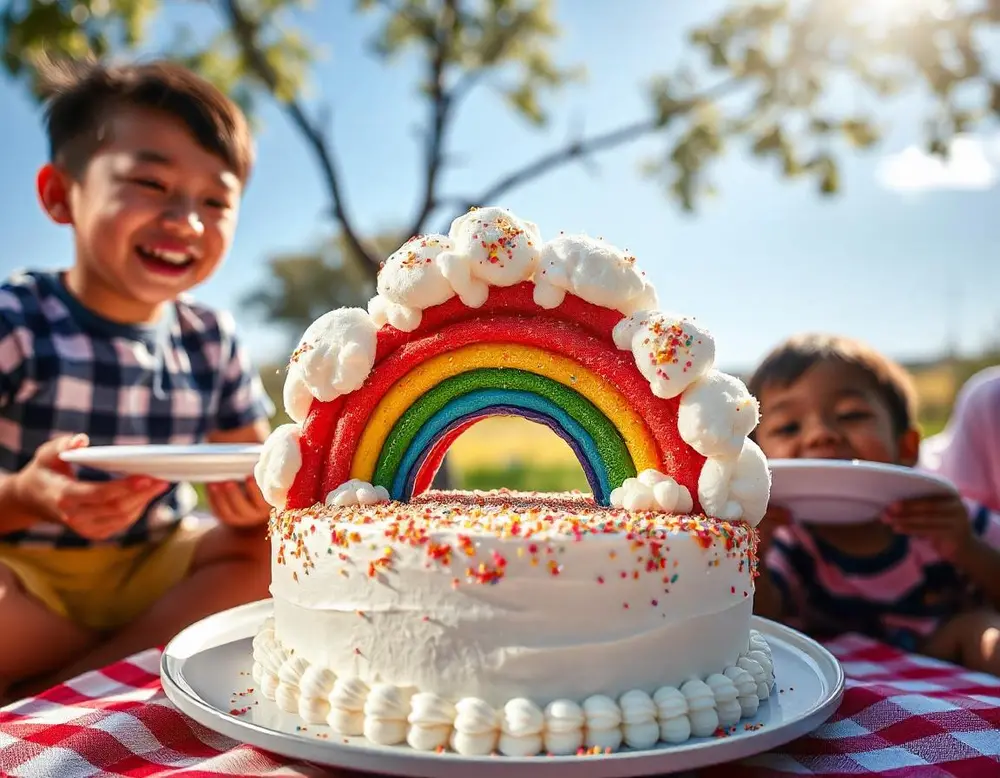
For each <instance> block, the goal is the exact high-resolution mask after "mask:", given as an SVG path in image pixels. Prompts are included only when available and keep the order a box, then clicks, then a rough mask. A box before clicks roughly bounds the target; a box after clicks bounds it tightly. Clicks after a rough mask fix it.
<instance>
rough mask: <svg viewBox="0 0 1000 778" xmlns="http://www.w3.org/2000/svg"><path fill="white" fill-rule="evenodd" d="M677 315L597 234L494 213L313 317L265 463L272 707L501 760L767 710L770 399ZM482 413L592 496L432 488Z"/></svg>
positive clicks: (263, 642)
mask: <svg viewBox="0 0 1000 778" xmlns="http://www.w3.org/2000/svg"><path fill="white" fill-rule="evenodd" d="M682 302H683V301H682V300H672V301H671V306H670V309H668V310H662V309H661V308H660V303H659V298H658V295H657V293H656V290H655V289H654V288H653V286H652V284H651V283H650V282H649V280H648V278H647V277H646V276H645V274H644V273H643V272H642V270H641V269H640V267H639V265H638V264H637V262H636V259H635V257H633V256H631V255H630V254H629V253H628V252H627V251H625V250H622V249H619V248H618V247H616V246H614V245H612V244H611V243H608V242H607V241H604V240H603V239H599V238H592V237H590V236H586V235H565V234H558V235H556V236H554V237H552V238H551V239H548V240H546V238H545V237H544V236H543V233H542V231H541V230H540V229H539V227H538V226H537V225H536V224H534V223H533V222H530V221H527V220H525V219H523V218H520V217H518V216H517V215H515V214H512V213H511V212H509V211H507V210H505V209H502V208H495V207H489V208H481V209H473V210H471V211H470V212H468V213H466V214H463V215H462V216H460V217H458V218H457V219H456V220H455V221H454V222H453V224H452V226H451V229H450V230H449V232H448V234H446V235H445V234H438V235H424V236H416V237H414V238H411V239H410V240H408V241H407V242H406V243H404V244H403V246H401V247H400V248H399V249H398V250H397V251H396V252H394V253H393V254H392V255H390V256H389V257H388V259H387V260H386V262H385V264H384V265H383V267H382V269H381V271H380V273H379V277H378V282H377V294H376V296H375V297H374V298H373V299H372V300H371V301H370V302H369V304H368V306H367V308H345V309H340V310H336V311H331V312H329V313H327V314H324V315H323V316H321V317H319V318H318V319H317V320H316V321H315V322H314V323H313V324H312V325H311V326H310V327H309V328H308V329H307V330H306V332H305V333H304V335H303V337H302V339H301V341H300V342H299V344H298V347H297V348H296V349H295V351H294V353H293V354H292V357H291V360H290V363H289V369H288V374H287V378H286V382H285V388H284V402H285V408H286V411H287V413H288V415H289V417H290V419H291V423H290V424H287V425H283V426H281V427H279V428H278V429H276V430H275V431H274V433H272V435H271V436H270V438H269V439H268V441H267V442H266V444H265V446H264V451H263V453H262V456H261V458H260V461H259V463H258V465H257V467H256V469H255V475H256V478H257V481H258V483H259V484H260V486H261V489H262V492H263V494H264V496H265V498H266V499H267V500H268V502H269V503H270V504H271V505H272V506H273V507H274V512H273V514H272V518H271V522H270V537H271V543H272V583H271V592H272V595H273V598H274V613H273V618H272V619H271V620H269V621H268V623H266V624H264V625H262V627H261V631H260V633H259V635H258V636H257V639H256V640H255V642H254V660H255V664H254V674H255V677H257V679H258V686H259V688H260V690H261V693H262V694H263V696H264V697H266V698H268V699H271V700H274V701H275V702H276V703H277V705H278V706H279V707H281V708H282V709H283V710H287V711H289V712H294V713H297V714H298V715H299V716H300V717H301V718H302V719H303V720H304V721H306V722H309V723H316V724H319V723H325V724H326V725H327V726H329V727H330V728H331V729H332V730H333V731H334V732H337V733H341V734H344V735H352V736H363V737H365V738H367V739H368V740H369V741H372V742H375V743H380V744H387V745H395V744H404V743H405V744H407V745H409V746H410V747H412V748H415V749H418V750H428V751H429V750H439V749H443V748H451V749H454V750H456V751H458V752H459V753H463V754H489V753H494V752H497V753H500V754H504V755H510V756H526V755H533V754H538V753H545V752H548V753H554V754H568V753H576V752H577V751H579V750H581V749H583V750H597V751H605V750H615V749H618V748H620V747H631V748H639V749H641V748H649V747H651V746H652V745H654V744H655V743H657V742H660V741H665V742H668V743H678V742H683V741H684V740H686V739H688V738H689V737H700V736H701V737H703V736H707V735H710V734H712V733H713V732H714V731H715V730H716V729H717V728H719V727H722V728H727V727H732V726H734V725H735V724H736V722H738V721H739V720H740V719H741V718H743V717H748V716H753V715H755V714H756V711H757V708H758V706H759V705H760V704H761V702H762V701H764V700H766V699H767V698H768V696H769V694H770V690H771V686H772V685H773V681H774V677H773V665H772V662H771V657H770V651H769V649H768V648H767V645H766V643H765V642H764V641H763V638H761V637H760V636H759V635H756V634H752V633H751V630H750V619H751V614H752V611H753V587H754V576H755V574H756V557H755V550H756V541H757V535H756V530H755V527H756V526H757V524H758V522H760V520H761V519H762V518H763V516H764V513H765V509H766V506H767V500H768V495H769V490H770V474H769V472H768V468H767V462H766V459H765V458H764V455H763V453H762V452H761V451H760V449H759V448H758V447H757V446H756V445H755V444H754V443H753V441H751V440H750V439H749V436H750V434H751V433H752V431H753V429H754V428H755V427H756V425H757V423H758V420H759V412H758V406H757V402H756V400H755V399H754V398H753V397H752V396H751V395H750V393H749V392H748V391H747V388H746V386H745V385H744V384H743V382H742V381H740V380H739V379H738V378H736V377H733V376H730V375H727V374H725V373H722V372H720V371H719V370H718V369H717V368H716V366H715V341H714V339H713V337H712V335H711V333H710V332H709V331H708V329H707V328H706V327H705V326H704V325H703V324H701V323H700V322H699V321H697V320H695V319H693V318H691V317H690V316H687V315H684V314H681V313H678V312H675V311H674V310H673V308H674V305H675V304H677V303H682ZM496 415H510V416H520V417H523V418H526V419H529V420H531V421H534V422H537V423H539V424H543V425H546V426H548V427H549V428H550V429H552V430H553V431H554V432H555V433H556V434H557V435H558V436H560V437H561V438H562V439H563V440H564V441H565V442H566V443H567V444H568V445H569V446H570V448H571V449H572V451H573V452H574V453H575V454H576V457H577V459H578V460H579V462H580V465H581V467H582V469H583V472H584V474H585V476H586V478H587V481H588V483H589V485H590V490H591V494H589V495H583V494H577V493H573V494H558V495H553V494H536V493H517V492H510V491H507V490H499V491H495V492H475V493H472V492H439V491H432V490H430V485H431V482H432V480H433V477H434V474H435V472H436V470H437V469H438V467H439V466H440V464H441V462H442V460H443V457H444V455H445V453H446V452H447V450H448V448H449V446H450V445H451V444H452V443H453V442H454V441H455V440H456V439H457V438H458V437H459V436H460V435H461V434H462V433H463V432H464V431H465V430H467V429H468V428H469V427H471V426H472V425H474V424H476V423H477V422H479V421H480V420H481V419H484V418H487V417H489V416H496Z"/></svg>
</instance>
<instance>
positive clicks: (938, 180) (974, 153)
mask: <svg viewBox="0 0 1000 778" xmlns="http://www.w3.org/2000/svg"><path fill="white" fill-rule="evenodd" d="M875 176H876V178H877V179H878V182H879V184H881V185H882V186H883V187H885V188H886V189H891V190H893V191H896V192H927V191H933V190H985V189H992V188H993V187H994V186H995V185H996V184H997V182H998V181H1000V138H981V137H976V136H974V135H959V136H956V137H955V139H954V140H953V141H952V143H951V153H950V154H949V155H948V158H947V159H942V158H941V157H936V156H932V155H930V154H928V153H927V152H926V151H924V150H923V149H921V148H919V147H917V146H909V147H908V148H906V149H904V150H903V151H901V152H899V153H898V154H891V155H889V156H887V157H883V158H882V160H881V161H880V162H879V164H878V168H877V169H876V171H875Z"/></svg>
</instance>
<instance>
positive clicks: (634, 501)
mask: <svg viewBox="0 0 1000 778" xmlns="http://www.w3.org/2000/svg"><path fill="white" fill-rule="evenodd" d="M611 505H612V506H614V507H615V508H624V509H625V510H628V511H663V512H664V513H673V514H677V515H684V514H688V513H690V512H691V510H692V509H693V508H694V502H693V501H692V499H691V494H690V493H689V492H688V490H687V489H686V488H684V487H683V486H681V485H680V484H679V483H677V482H676V481H675V480H674V479H673V478H671V477H670V476H668V475H664V474H663V473H661V472H659V471H658V470H643V471H642V472H641V473H639V475H638V476H637V477H636V478H626V479H625V482H624V483H623V484H622V485H621V486H619V487H618V488H617V489H614V490H612V492H611Z"/></svg>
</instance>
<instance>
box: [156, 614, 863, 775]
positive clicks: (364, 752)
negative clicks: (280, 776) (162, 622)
mask: <svg viewBox="0 0 1000 778" xmlns="http://www.w3.org/2000/svg"><path fill="white" fill-rule="evenodd" d="M271 610H272V605H271V601H270V600H263V601H261V602H255V603H251V604H249V605H244V606H242V607H239V608H234V609H232V610H229V611H225V612H223V613H219V614H217V615H215V616H210V617H208V618H207V619H204V620H203V621H200V622H198V623H197V624H194V625H192V626H190V627H188V628H187V629H185V630H184V631H183V632H181V633H180V634H179V635H178V636H177V637H175V638H174V639H173V640H171V641H170V643H169V644H168V645H167V647H166V649H165V650H164V652H163V657H162V659H161V660H160V678H161V680H162V682H163V689H164V691H165V692H166V694H167V697H169V698H170V700H171V701H172V702H173V703H174V704H175V705H176V706H177V707H178V708H180V709H181V710H182V711H183V712H184V713H186V714H187V715H189V716H190V717H191V718H193V719H194V720H195V721H197V722H198V723H200V724H203V725H204V726H206V727H208V728H209V729H212V730H214V731H216V732H218V733H220V734H222V735H226V736H227V737H230V738H233V739H234V740H237V741H240V742H243V743H249V744H251V745H254V746H257V747H259V748H262V749H264V750H267V751H271V752H272V753H276V754H283V755H284V756H288V757H291V758H294V759H300V760H305V761H308V762H315V763H318V764H322V765H330V766H336V767H343V768H349V769H354V770H362V771H365V772H371V773H376V774H385V775H404V776H431V775H433V776H435V778H467V777H468V776H470V775H475V776H477V777H478V776H482V777H483V778H499V777H500V776H505V777H508V778H517V777H518V776H531V778H539V777H540V776H543V777H544V776H553V777H554V776H560V778H616V777H617V776H643V775H663V774H665V773H671V772H679V771H682V770H692V769H695V768H698V767H704V766H707V765H711V764H721V763H724V762H729V761H732V760H734V759H742V758H744V757H747V756H751V755H753V754H758V753H762V752H764V751H769V750H770V749H772V748H776V747H777V746H780V745H783V744H785V743H787V742H789V741H790V740H794V739H795V738H797V737H801V736H802V735H805V734H807V733H809V732H811V731H812V730H814V729H815V728H816V727H818V726H819V725H820V724H822V723H823V722H824V721H826V720H827V719H828V718H829V717H830V716H831V715H833V712H834V711H835V710H836V709H837V706H838V705H839V704H840V699H841V697H842V696H843V691H844V672H843V670H842V669H841V666H840V663H839V662H838V661H837V660H836V659H835V658H834V657H833V656H832V655H831V654H830V653H829V652H828V651H827V650H826V649H824V648H823V647H822V646H820V645H819V644H818V643H815V642H814V641H812V640H810V639H809V638H807V637H805V636H804V635H802V634H800V633H798V632H796V631H795V630H792V629H789V628H788V627H784V626H782V625H780V624H776V623H774V622H771V621H766V620H763V619H758V618H756V617H754V624H753V626H754V628H755V629H757V630H759V631H760V632H761V633H762V634H763V635H764V636H765V637H766V638H767V642H768V644H769V645H770V646H771V651H772V654H773V656H774V667H775V676H776V685H775V689H774V692H773V693H772V694H771V698H770V699H769V700H767V701H766V702H764V703H762V704H761V706H760V709H759V710H758V713H757V716H755V717H754V718H752V719H743V720H741V722H740V724H739V727H738V730H737V732H736V733H735V734H733V735H730V736H729V737H721V738H692V739H691V740H689V741H687V742H686V743H682V744H680V745H676V746H671V745H666V744H661V745H660V746H658V747H656V748H653V749H650V750H648V751H630V750H623V751H621V752H618V753H615V754H610V755H607V756H587V757H578V756H566V757H562V756H553V757H528V758H516V757H506V756H505V757H464V756H461V755H459V754H454V753H444V754H435V753H422V752H419V751H414V750H413V749H411V748H409V747H408V746H376V745H372V744H371V743H369V742H368V741H367V740H365V739H364V738H360V737H358V738H345V737H342V736H340V735H335V734H332V733H330V731H329V729H328V728H327V727H326V726H317V725H313V724H310V725H308V726H306V727H302V722H301V720H300V719H298V717H296V716H293V715H291V714H288V713H285V712H284V711H282V710H280V709H279V708H278V707H277V706H276V705H275V704H274V703H273V702H271V701H270V700H267V699H265V698H264V697H262V696H261V697H257V695H256V694H244V696H242V697H241V696H238V693H239V692H240V691H241V690H242V691H243V692H244V693H245V692H246V690H247V689H249V688H252V687H253V686H254V682H253V678H252V677H251V676H250V669H251V666H252V664H253V661H252V658H251V652H252V647H251V643H252V640H253V636H254V635H255V634H256V633H257V629H258V627H259V626H260V624H261V622H262V621H263V620H264V619H265V618H267V617H268V616H269V615H270V614H271ZM622 661H624V662H627V661H628V657H622ZM234 700H235V702H234ZM244 707H249V711H248V712H246V713H245V714H242V715H232V714H231V713H230V711H231V710H233V709H240V708H244ZM744 724H751V725H752V724H760V725H762V726H761V727H760V728H759V729H753V730H751V729H744V726H743V725H744ZM326 738H328V739H326Z"/></svg>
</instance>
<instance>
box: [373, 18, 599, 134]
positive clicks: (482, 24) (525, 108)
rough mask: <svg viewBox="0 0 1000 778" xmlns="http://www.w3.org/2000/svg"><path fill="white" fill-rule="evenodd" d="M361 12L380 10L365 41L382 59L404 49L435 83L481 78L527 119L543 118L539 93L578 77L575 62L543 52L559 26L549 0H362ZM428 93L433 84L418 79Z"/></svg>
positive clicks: (534, 121)
mask: <svg viewBox="0 0 1000 778" xmlns="http://www.w3.org/2000/svg"><path fill="white" fill-rule="evenodd" d="M356 7H358V8H359V10H361V11H365V12H371V13H375V12H378V13H379V14H380V15H381V26H380V28H379V30H378V32H377V33H376V35H375V38H374V39H373V41H372V45H373V49H374V51H375V52H376V53H377V54H378V55H379V56H381V57H384V58H385V59H387V60H392V59H395V58H398V57H399V56H401V55H402V54H404V53H407V52H410V51H416V52H419V54H420V56H421V58H422V59H424V60H425V61H427V62H430V63H434V64H435V68H434V70H435V72H436V73H438V77H439V78H440V81H441V83H442V85H443V86H444V87H445V89H447V88H448V87H449V86H450V87H454V86H455V85H462V86H463V88H465V87H468V86H470V85H471V84H473V83H476V82H478V81H480V80H482V79H484V78H486V77H489V78H490V79H491V81H492V82H493V86H494V87H495V88H496V89H497V90H498V91H499V92H500V94H501V95H502V96H503V99H504V101H505V102H506V103H507V105H508V106H509V107H510V108H512V109H513V110H514V111H515V113H517V114H519V115H520V116H522V117H523V118H525V119H526V120H527V121H529V122H531V123H532V124H543V123H544V122H545V121H546V119H547V114H546V111H545V108H544V98H545V96H546V94H548V93H551V92H552V91H554V90H556V89H559V88H560V87H562V86H564V85H565V84H567V83H569V82H571V81H574V80H577V79H579V78H581V77H582V75H583V71H582V69H581V68H572V67H565V68H564V67H561V66H559V65H557V64H556V63H555V62H554V61H553V59H552V57H551V53H550V50H549V49H550V47H551V44H552V43H553V41H554V40H555V39H556V38H557V37H558V35H559V28H558V26H557V25H556V23H555V20H554V19H553V16H552V3H551V2H549V0H482V2H474V3H470V2H460V1H459V0H401V2H398V3H394V4H391V5H390V4H388V3H379V2H373V1H368V0H361V2H359V3H357V4H356ZM420 86H421V88H422V91H423V92H424V93H425V94H427V95H431V96H433V95H434V90H435V86H434V84H428V83H427V82H426V81H425V82H422V83H421V85H420Z"/></svg>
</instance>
